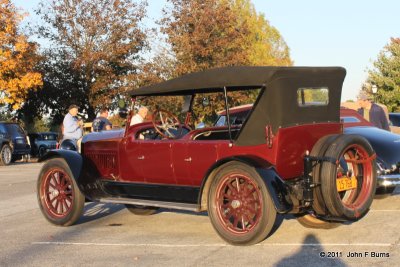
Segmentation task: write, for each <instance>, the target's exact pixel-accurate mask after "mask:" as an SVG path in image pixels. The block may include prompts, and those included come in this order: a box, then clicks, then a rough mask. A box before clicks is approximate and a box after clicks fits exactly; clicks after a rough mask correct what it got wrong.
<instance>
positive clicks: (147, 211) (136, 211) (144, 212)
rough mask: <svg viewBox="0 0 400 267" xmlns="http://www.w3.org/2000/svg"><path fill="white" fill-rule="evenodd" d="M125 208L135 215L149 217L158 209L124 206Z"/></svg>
mask: <svg viewBox="0 0 400 267" xmlns="http://www.w3.org/2000/svg"><path fill="white" fill-rule="evenodd" d="M125 207H126V208H127V209H128V210H129V211H130V212H132V213H133V214H135V215H142V216H149V215H153V214H154V213H156V212H157V211H158V209H159V208H158V207H148V206H140V205H130V204H125Z"/></svg>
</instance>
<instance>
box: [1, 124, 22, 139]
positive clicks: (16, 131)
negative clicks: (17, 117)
mask: <svg viewBox="0 0 400 267" xmlns="http://www.w3.org/2000/svg"><path fill="white" fill-rule="evenodd" d="M4 126H5V127H6V130H7V132H8V133H9V134H10V135H11V136H25V132H24V131H23V130H22V128H21V127H20V126H19V125H18V124H14V123H6V124H5V125H4Z"/></svg>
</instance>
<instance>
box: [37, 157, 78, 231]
mask: <svg viewBox="0 0 400 267" xmlns="http://www.w3.org/2000/svg"><path fill="white" fill-rule="evenodd" d="M37 196H38V202H39V207H40V210H41V211H42V213H43V215H44V217H45V218H46V219H47V220H48V221H49V222H51V223H52V224H55V225H61V226H69V225H72V224H74V223H75V222H76V221H77V220H78V219H79V217H80V216H81V215H82V213H83V207H84V204H85V196H84V195H83V194H82V192H81V191H80V190H79V187H78V185H77V184H76V182H75V177H74V176H73V174H72V172H71V170H70V168H69V166H68V164H67V163H66V162H65V160H64V159H60V158H55V159H51V160H49V161H47V162H46V164H45V165H44V166H43V167H42V169H41V171H40V174H39V178H38V182H37Z"/></svg>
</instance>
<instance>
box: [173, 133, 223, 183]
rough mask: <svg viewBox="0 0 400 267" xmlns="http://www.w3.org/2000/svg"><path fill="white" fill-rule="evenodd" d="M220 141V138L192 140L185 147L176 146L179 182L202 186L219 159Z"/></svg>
mask: <svg viewBox="0 0 400 267" xmlns="http://www.w3.org/2000/svg"><path fill="white" fill-rule="evenodd" d="M220 143H221V141H220V140H219V141H218V140H191V141H188V142H187V143H186V145H185V146H186V147H185V149H183V148H182V147H179V146H176V147H174V155H175V157H174V169H175V172H176V179H177V183H178V184H180V185H192V186H200V185H201V183H202V181H203V178H204V177H205V176H206V174H207V171H208V170H209V169H210V168H211V166H212V165H213V164H214V163H216V161H217V159H218V154H217V151H218V144H220ZM179 168H181V169H179Z"/></svg>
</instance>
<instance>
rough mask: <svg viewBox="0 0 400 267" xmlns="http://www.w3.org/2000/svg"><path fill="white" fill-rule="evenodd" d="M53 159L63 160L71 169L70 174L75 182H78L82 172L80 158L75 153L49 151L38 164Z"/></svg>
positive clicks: (58, 150)
mask: <svg viewBox="0 0 400 267" xmlns="http://www.w3.org/2000/svg"><path fill="white" fill-rule="evenodd" d="M53 158H62V159H64V160H65V161H66V162H67V164H68V166H69V168H70V169H71V172H72V174H73V175H74V178H75V181H77V180H78V178H79V176H80V174H81V171H82V162H83V161H82V156H81V154H79V153H78V152H76V151H71V150H62V149H57V150H50V151H49V152H47V153H46V154H44V155H43V157H41V158H40V159H39V160H38V162H43V161H47V160H50V159H53Z"/></svg>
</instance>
